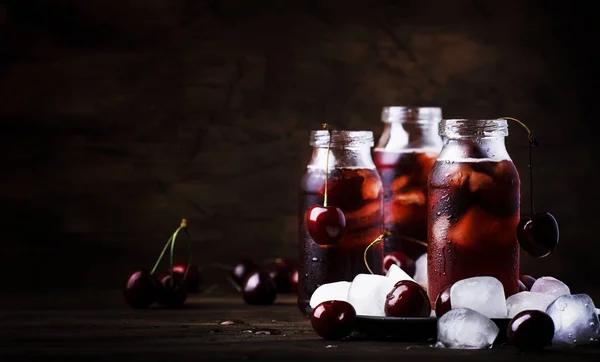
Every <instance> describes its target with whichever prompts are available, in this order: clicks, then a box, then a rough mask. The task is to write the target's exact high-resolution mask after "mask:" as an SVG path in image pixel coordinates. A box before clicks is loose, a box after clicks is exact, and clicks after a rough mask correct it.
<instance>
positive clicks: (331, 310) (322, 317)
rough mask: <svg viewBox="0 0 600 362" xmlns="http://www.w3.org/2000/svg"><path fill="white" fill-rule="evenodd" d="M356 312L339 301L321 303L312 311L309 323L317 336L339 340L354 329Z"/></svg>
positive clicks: (346, 303)
mask: <svg viewBox="0 0 600 362" xmlns="http://www.w3.org/2000/svg"><path fill="white" fill-rule="evenodd" d="M355 320H356V310H354V307H353V306H352V305H351V304H350V303H348V302H344V301H341V300H330V301H326V302H322V303H321V304H319V305H317V306H316V307H315V309H313V313H312V316H311V318H310V323H311V325H312V327H313V329H314V330H315V332H317V334H318V335H319V336H321V337H322V338H324V339H326V340H334V341H335V340H340V339H342V338H344V337H346V336H348V335H349V334H350V333H351V332H352V330H353V329H354V321H355Z"/></svg>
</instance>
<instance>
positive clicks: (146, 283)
mask: <svg viewBox="0 0 600 362" xmlns="http://www.w3.org/2000/svg"><path fill="white" fill-rule="evenodd" d="M158 290H159V285H158V281H157V280H156V278H155V277H154V276H153V275H152V274H150V272H149V271H148V270H146V269H141V270H138V271H136V272H135V273H133V274H131V276H130V277H129V279H128V280H127V284H126V285H125V290H124V291H123V295H124V296H125V301H126V302H127V304H129V306H130V307H131V308H135V309H144V308H148V307H149V306H150V305H151V304H152V303H154V302H155V301H156V299H157V297H158Z"/></svg>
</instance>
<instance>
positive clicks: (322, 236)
mask: <svg viewBox="0 0 600 362" xmlns="http://www.w3.org/2000/svg"><path fill="white" fill-rule="evenodd" d="M306 228H307V230H308V234H309V235H310V237H311V238H312V239H313V241H314V242H315V243H317V244H319V245H333V244H335V243H337V242H338V241H339V240H340V239H341V238H342V235H343V234H344V229H345V228H346V217H345V216H344V213H343V212H342V210H340V209H339V208H337V207H335V206H313V207H311V208H310V209H308V211H307V212H306Z"/></svg>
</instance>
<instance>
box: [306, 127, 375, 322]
mask: <svg viewBox="0 0 600 362" xmlns="http://www.w3.org/2000/svg"><path fill="white" fill-rule="evenodd" d="M329 132H331V143H330V145H329V150H328V143H329V138H330V137H329V135H330V133H329ZM310 145H311V146H313V152H312V158H311V160H310V162H309V164H308V166H307V168H306V173H305V174H304V175H303V177H302V181H301V187H300V200H299V206H300V207H299V218H298V221H299V248H300V259H299V260H300V267H299V272H298V273H299V274H298V275H299V278H298V307H299V308H300V311H301V312H302V313H305V314H307V315H308V314H309V313H310V312H311V308H310V306H309V301H310V297H311V295H312V293H313V292H314V291H315V289H317V288H318V287H319V286H320V285H321V284H325V283H331V282H337V281H352V279H354V277H355V276H356V275H357V274H360V273H369V270H368V268H367V266H366V265H365V262H364V259H363V255H364V252H365V249H366V247H367V246H368V245H369V244H371V242H373V241H374V240H375V239H377V238H378V237H379V236H381V234H382V233H383V224H382V223H383V187H382V184H381V179H380V177H379V175H378V174H377V170H376V168H375V164H374V163H373V159H372V158H371V148H372V147H373V133H372V132H370V131H342V130H340V131H336V130H332V131H327V130H321V131H312V133H311V141H310ZM327 159H329V161H328V162H327ZM326 177H327V198H328V206H332V207H338V208H339V209H341V211H342V212H343V213H344V216H345V218H346V226H345V228H344V230H343V234H342V237H341V239H340V240H339V241H337V242H336V243H334V244H333V245H319V244H317V243H316V242H315V241H314V240H313V239H312V238H311V237H310V235H309V234H308V231H307V227H306V214H307V212H308V210H309V209H310V208H311V207H313V206H315V205H320V206H323V202H324V192H325V185H326V183H325V178H326ZM366 259H367V262H368V264H369V267H370V268H371V270H372V271H373V273H376V274H383V245H382V244H381V243H378V244H375V245H373V246H371V247H370V248H369V250H368V252H367V258H366Z"/></svg>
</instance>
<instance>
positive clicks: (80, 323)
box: [0, 291, 600, 362]
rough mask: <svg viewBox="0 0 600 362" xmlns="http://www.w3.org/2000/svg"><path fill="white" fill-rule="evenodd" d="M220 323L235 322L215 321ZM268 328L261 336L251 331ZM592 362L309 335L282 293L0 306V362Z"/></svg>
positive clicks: (587, 354) (557, 353) (96, 296)
mask: <svg viewBox="0 0 600 362" xmlns="http://www.w3.org/2000/svg"><path fill="white" fill-rule="evenodd" d="M223 321H233V322H235V324H231V325H224V324H222V322H223ZM265 330H271V334H260V332H259V333H258V334H257V333H256V332H257V331H265ZM83 357H85V358H86V359H97V360H102V359H105V358H106V359H108V358H110V360H111V361H114V360H169V361H179V360H181V361H192V360H193V361H205V360H216V361H228V360H232V361H243V360H261V361H263V360H265V361H267V360H268V361H295V360H298V361H300V360H303V361H304V360H311V361H315V360H340V361H347V360H351V361H394V362H398V361H410V360H414V361H430V360H439V359H440V358H450V359H451V360H453V361H455V360H456V361H477V360H482V359H486V360H488V361H507V360H511V361H532V360H540V361H544V362H550V361H565V360H569V361H598V359H599V358H600V348H597V347H596V348H592V347H580V348H576V349H559V348H551V349H548V350H545V351H542V352H537V353H527V354H525V353H522V352H518V351H516V350H515V349H513V348H511V347H507V346H499V347H494V348H492V349H490V350H482V351H459V350H446V349H443V350H442V349H436V348H432V347H431V346H430V345H428V344H407V343H399V342H375V341H368V340H360V339H355V340H350V341H342V342H328V341H325V340H322V339H321V338H319V337H318V336H317V335H316V334H315V333H314V332H313V330H312V329H311V326H310V323H309V321H308V320H306V319H305V318H304V317H302V316H301V315H300V313H299V312H298V310H297V309H296V305H295V300H294V298H293V297H291V296H283V297H279V298H278V300H277V302H276V304H275V305H273V306H264V307H258V306H248V305H245V304H244V303H243V302H242V300H241V298H240V297H239V296H237V295H231V294H229V295H193V296H191V298H190V299H189V302H188V307H187V308H185V309H183V310H163V309H158V308H152V309H149V310H141V311H136V310H132V309H129V308H128V307H126V305H125V304H124V302H123V300H122V296H121V294H120V292H116V291H110V292H104V293H100V292H95V293H77V294H71V293H69V294H61V293H53V294H45V295H42V294H32V295H27V294H19V295H12V296H5V297H3V298H2V301H1V302H0V360H1V361H8V360H12V359H25V358H31V359H33V360H48V359H49V358H52V359H57V360H58V359H60V360H62V361H64V360H80V359H82V358H83Z"/></svg>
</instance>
